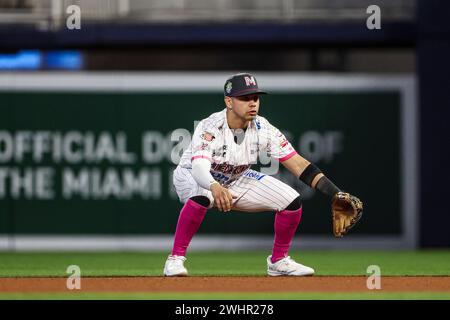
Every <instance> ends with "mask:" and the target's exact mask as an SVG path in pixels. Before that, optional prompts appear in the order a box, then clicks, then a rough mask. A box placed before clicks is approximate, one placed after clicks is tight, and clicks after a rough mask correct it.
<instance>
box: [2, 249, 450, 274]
mask: <svg viewBox="0 0 450 320" xmlns="http://www.w3.org/2000/svg"><path fill="white" fill-rule="evenodd" d="M268 254H269V253H268V252H266V251H264V252H263V251H245V252H214V253H211V252H192V253H190V254H189V255H188V256H187V257H188V260H187V261H186V263H185V265H186V267H187V268H188V270H189V272H190V275H191V276H212V275H214V276H229V275H230V276H231V275H233V276H239V275H240V276H245V275H247V276H250V275H265V274H266V262H265V259H266V256H267V255H268ZM291 256H292V257H293V258H294V259H296V260H297V261H299V262H301V263H303V264H305V265H308V266H311V267H313V268H314V269H315V270H316V275H364V276H367V273H366V270H367V267H368V266H369V265H378V266H379V267H380V268H381V273H382V275H385V276H387V275H396V276H400V275H403V276H414V275H450V250H433V251H431V250H430V251H302V252H292V253H291ZM166 257H167V253H154V252H153V253H146V252H122V253H111V252H103V253H101V252H99V253H94V252H92V253H80V252H71V253H37V252H33V253H9V252H1V253H0V277H30V276H61V277H65V276H67V274H66V270H67V267H68V266H69V265H73V264H74V265H78V266H79V267H80V268H81V275H82V276H161V275H162V269H163V266H164V262H165V260H166Z"/></svg>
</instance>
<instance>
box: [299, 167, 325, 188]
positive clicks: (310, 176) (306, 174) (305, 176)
mask: <svg viewBox="0 0 450 320" xmlns="http://www.w3.org/2000/svg"><path fill="white" fill-rule="evenodd" d="M319 173H322V171H320V169H319V168H317V167H316V165H315V164H313V163H310V164H309V165H308V166H307V167H306V168H305V170H303V172H302V174H301V175H300V177H298V178H299V179H300V180H301V181H303V182H304V183H306V184H307V185H308V186H310V187H311V184H312V182H313V180H314V178H315V177H316V176H317V175H318V174H319Z"/></svg>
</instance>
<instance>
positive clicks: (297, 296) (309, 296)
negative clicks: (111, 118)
mask: <svg viewBox="0 0 450 320" xmlns="http://www.w3.org/2000/svg"><path fill="white" fill-rule="evenodd" d="M186 299H188V300H450V292H395V293H377V292H373V293H372V292H370V293H347V292H346V293H330V292H314V293H310V292H308V293H292V292H276V293H261V292H246V293H240V292H227V293H221V292H209V293H199V292H184V293H120V292H118V293H78V292H73V293H0V300H186Z"/></svg>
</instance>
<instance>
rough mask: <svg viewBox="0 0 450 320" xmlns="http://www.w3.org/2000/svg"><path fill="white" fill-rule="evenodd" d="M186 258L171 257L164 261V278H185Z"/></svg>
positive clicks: (186, 272)
mask: <svg viewBox="0 0 450 320" xmlns="http://www.w3.org/2000/svg"><path fill="white" fill-rule="evenodd" d="M185 261H186V258H185V257H183V256H172V255H169V257H168V258H167V260H166V264H165V265H164V275H165V276H166V277H183V276H187V274H188V271H187V269H186V268H185V267H184V265H183V264H184V262H185Z"/></svg>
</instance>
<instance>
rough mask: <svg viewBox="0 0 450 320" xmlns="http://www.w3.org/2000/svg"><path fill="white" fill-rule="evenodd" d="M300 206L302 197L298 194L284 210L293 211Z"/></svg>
mask: <svg viewBox="0 0 450 320" xmlns="http://www.w3.org/2000/svg"><path fill="white" fill-rule="evenodd" d="M301 207H302V199H301V198H300V196H298V197H297V198H295V199H294V201H292V202H291V203H290V204H289V205H288V206H287V207H286V208H285V209H284V210H289V211H295V210H298V209H300V208H301Z"/></svg>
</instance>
